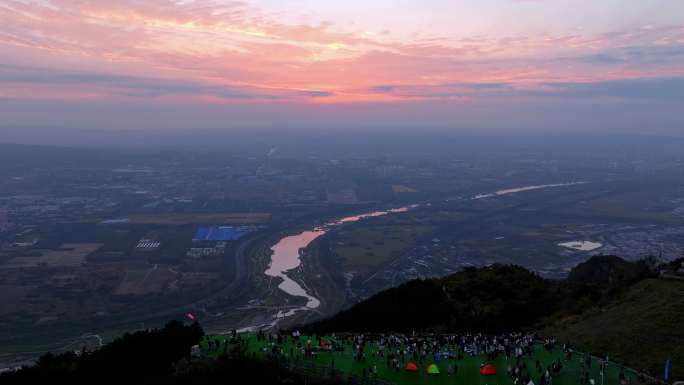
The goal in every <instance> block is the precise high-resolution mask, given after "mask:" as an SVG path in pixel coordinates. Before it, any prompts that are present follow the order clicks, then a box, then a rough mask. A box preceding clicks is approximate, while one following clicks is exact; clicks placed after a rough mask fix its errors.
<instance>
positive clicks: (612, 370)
mask: <svg viewBox="0 0 684 385" xmlns="http://www.w3.org/2000/svg"><path fill="white" fill-rule="evenodd" d="M208 338H211V339H213V340H214V341H215V342H218V344H219V347H220V348H219V349H218V350H217V351H214V352H208V355H209V356H210V357H218V356H219V354H220V353H222V352H223V346H224V343H225V341H226V337H225V336H212V337H208ZM308 339H309V337H306V336H303V337H301V338H300V342H301V343H302V345H305V344H306V341H307V340H308ZM207 340H208V339H204V340H203V342H202V343H201V346H202V348H203V349H204V350H205V352H206V351H207ZM316 341H317V340H316V339H315V338H314V339H313V343H314V345H315V344H316ZM229 346H230V345H229ZM264 347H265V348H266V350H267V351H269V350H270V345H268V343H267V342H263V341H262V342H259V341H257V340H256V338H255V337H254V336H251V337H250V339H249V349H248V350H249V351H248V353H249V354H255V356H256V357H259V358H264V357H265V356H266V353H265V352H264V350H263V348H264ZM290 348H294V344H292V343H289V344H286V345H285V346H284V351H285V354H286V355H288V356H289V354H290ZM344 348H345V350H344V352H335V353H332V352H320V353H319V354H317V355H316V357H315V358H313V359H308V358H303V356H302V354H301V352H298V351H297V350H296V349H295V357H294V358H297V359H298V360H299V361H300V363H303V361H310V362H313V363H315V364H316V365H318V366H319V367H325V368H330V367H331V362H332V361H333V360H334V362H335V368H336V369H337V370H341V371H343V372H344V373H345V374H354V375H356V376H361V375H362V372H363V369H364V368H366V369H370V368H372V367H373V366H376V367H377V369H378V377H379V378H381V379H384V380H387V381H390V382H391V383H393V384H396V385H422V384H426V385H455V384H459V385H460V384H463V385H512V384H513V381H512V379H511V378H510V377H509V376H508V375H507V374H506V368H507V367H508V365H509V363H508V362H507V361H506V359H505V357H499V358H498V359H497V360H496V361H494V362H491V363H492V364H493V365H494V367H495V368H496V369H497V371H498V373H497V374H496V375H494V376H482V375H480V373H479V368H480V365H481V364H482V363H483V362H486V361H487V360H486V357H485V356H475V357H471V356H469V355H466V356H465V359H464V360H451V359H443V360H441V361H440V362H439V363H438V364H437V366H438V367H439V369H440V372H441V374H439V375H428V374H426V373H425V368H426V367H427V365H429V364H431V363H433V360H432V359H430V358H427V359H425V360H424V361H415V363H416V364H417V365H418V367H419V368H420V371H419V372H418V373H408V372H406V371H404V370H400V371H395V370H391V369H389V368H388V367H387V361H386V358H384V357H379V356H377V355H376V352H377V351H376V349H375V348H374V345H372V344H370V346H367V348H366V351H365V353H366V355H367V358H366V360H365V361H363V362H359V361H356V360H355V359H354V353H353V348H352V346H350V345H344ZM564 357H565V356H564V354H563V353H562V351H561V350H560V349H555V350H554V351H553V352H548V351H546V350H545V349H544V348H543V347H541V346H540V345H537V346H535V348H534V356H533V357H532V358H529V357H526V358H525V359H524V360H523V361H524V362H525V363H526V365H527V366H528V368H530V369H531V370H532V378H533V380H534V382H535V383H537V384H538V383H539V379H540V377H541V374H540V373H539V372H538V371H537V370H536V369H534V368H535V361H536V360H539V361H540V363H541V364H542V365H543V366H544V367H546V366H547V365H550V364H551V363H552V362H553V361H555V360H557V359H559V358H560V359H561V360H562V361H563V365H564V368H563V370H562V371H561V373H560V374H558V375H556V376H554V379H553V384H554V385H576V384H577V379H578V378H579V377H580V374H581V372H582V370H581V368H580V365H581V364H580V363H581V361H582V359H581V357H580V356H579V355H575V356H574V357H573V359H572V361H565V359H564ZM408 361H411V362H413V359H410V358H409V359H408V360H406V362H408ZM404 364H405V362H404V361H402V367H403V365H404ZM449 364H451V365H456V366H458V374H457V375H455V376H449V375H447V365H449ZM618 373H619V367H618V366H615V365H612V366H610V367H609V368H608V372H607V374H606V378H605V383H606V384H617V383H618ZM627 375H628V377H631V378H633V374H632V373H630V372H627ZM590 377H591V378H593V379H595V381H596V382H597V383H600V376H599V369H598V364H597V362H596V361H595V360H594V361H593V362H592V368H591V371H590Z"/></svg>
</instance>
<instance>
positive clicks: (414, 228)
mask: <svg viewBox="0 0 684 385" xmlns="http://www.w3.org/2000/svg"><path fill="white" fill-rule="evenodd" d="M432 230H433V227H432V226H428V225H420V224H408V225H391V226H368V225H366V226H359V227H357V228H351V229H349V230H343V231H340V232H339V233H337V234H336V235H335V241H334V243H333V250H334V252H335V253H336V254H337V255H338V256H339V257H341V258H342V259H343V261H344V265H345V266H346V267H349V268H364V267H374V266H378V265H381V264H383V263H385V262H388V261H389V260H391V259H393V258H396V257H399V256H400V255H401V254H402V253H403V252H404V251H406V250H407V249H409V248H410V247H411V246H413V245H414V244H415V243H416V241H417V240H418V239H419V238H421V237H424V236H427V235H429V234H430V232H431V231H432Z"/></svg>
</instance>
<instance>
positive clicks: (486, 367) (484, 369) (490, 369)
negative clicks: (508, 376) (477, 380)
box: [480, 364, 496, 376]
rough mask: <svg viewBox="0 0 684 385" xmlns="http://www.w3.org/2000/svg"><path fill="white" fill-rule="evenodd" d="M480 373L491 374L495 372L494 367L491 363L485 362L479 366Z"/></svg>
mask: <svg viewBox="0 0 684 385" xmlns="http://www.w3.org/2000/svg"><path fill="white" fill-rule="evenodd" d="M480 374H481V375H483V376H493V375H495V374H496V368H494V366H492V364H485V365H482V366H481V367H480Z"/></svg>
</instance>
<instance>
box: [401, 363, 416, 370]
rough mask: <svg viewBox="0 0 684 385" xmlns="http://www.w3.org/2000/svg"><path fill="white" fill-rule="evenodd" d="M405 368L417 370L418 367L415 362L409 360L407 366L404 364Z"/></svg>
mask: <svg viewBox="0 0 684 385" xmlns="http://www.w3.org/2000/svg"><path fill="white" fill-rule="evenodd" d="M404 370H405V371H407V372H417V371H418V367H417V366H416V364H414V363H413V362H409V363H408V364H406V366H404Z"/></svg>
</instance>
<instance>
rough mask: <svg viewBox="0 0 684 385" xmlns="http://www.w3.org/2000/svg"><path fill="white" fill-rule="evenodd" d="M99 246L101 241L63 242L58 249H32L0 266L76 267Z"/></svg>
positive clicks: (3, 267) (7, 267)
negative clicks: (28, 254)
mask: <svg viewBox="0 0 684 385" xmlns="http://www.w3.org/2000/svg"><path fill="white" fill-rule="evenodd" d="M101 246H102V244H101V243H65V244H63V245H62V246H61V247H60V248H59V249H54V250H42V249H39V250H32V251H31V253H32V254H31V255H30V256H17V257H14V258H12V259H10V260H9V261H7V262H6V263H5V264H2V265H0V268H1V269H15V268H30V267H76V266H80V265H81V264H83V263H84V262H85V260H86V257H87V256H88V255H89V254H91V253H93V252H95V251H96V250H97V249H99V248H100V247H101Z"/></svg>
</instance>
